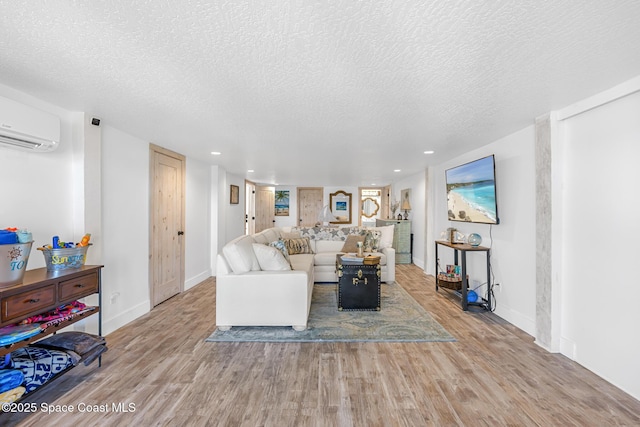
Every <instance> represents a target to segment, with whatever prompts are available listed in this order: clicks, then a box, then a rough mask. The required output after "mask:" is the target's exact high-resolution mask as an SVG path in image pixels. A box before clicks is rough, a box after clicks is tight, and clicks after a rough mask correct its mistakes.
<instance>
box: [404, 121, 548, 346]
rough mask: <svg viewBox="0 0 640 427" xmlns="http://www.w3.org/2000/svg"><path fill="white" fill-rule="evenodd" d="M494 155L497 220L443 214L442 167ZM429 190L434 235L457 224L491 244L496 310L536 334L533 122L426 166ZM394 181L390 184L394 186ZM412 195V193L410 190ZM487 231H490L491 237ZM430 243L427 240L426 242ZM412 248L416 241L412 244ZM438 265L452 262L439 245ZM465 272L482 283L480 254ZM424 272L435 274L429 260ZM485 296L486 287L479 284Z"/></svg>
mask: <svg viewBox="0 0 640 427" xmlns="http://www.w3.org/2000/svg"><path fill="white" fill-rule="evenodd" d="M490 154H494V155H495V161H496V166H495V168H496V191H497V196H496V198H497V203H498V217H499V219H500V224H498V225H495V226H490V225H487V224H467V223H464V222H453V221H449V220H448V218H447V196H446V184H445V171H446V170H447V169H449V168H451V167H454V166H458V165H460V164H463V163H467V162H469V161H472V160H476V159H478V158H481V157H485V156H487V155H490ZM430 172H432V173H430V177H431V179H430V186H431V188H430V189H429V190H430V191H431V192H432V194H433V206H432V209H428V211H427V212H428V213H427V214H428V215H433V219H434V220H433V227H434V230H433V235H434V238H435V239H439V238H440V233H441V232H442V231H444V230H445V229H447V228H448V227H454V228H457V229H458V230H459V231H460V232H462V233H464V234H465V235H468V234H470V233H478V234H480V235H481V236H482V246H491V248H492V249H491V250H492V258H491V264H492V269H493V275H494V281H495V282H494V283H499V284H500V286H497V287H495V288H494V292H495V297H496V301H497V307H496V314H498V315H499V316H500V317H502V318H504V319H506V320H508V321H509V322H511V323H512V324H514V325H515V326H517V327H519V328H520V329H522V330H524V331H525V332H527V333H529V334H531V335H535V313H536V295H535V289H536V286H535V250H536V248H535V164H534V126H533V125H532V126H529V127H527V128H525V129H523V130H521V131H519V132H516V133H514V134H512V135H509V136H507V137H505V138H502V139H500V140H498V141H495V142H493V143H491V144H489V145H486V146H484V147H482V148H480V149H477V150H474V151H472V152H469V153H466V154H465V155H463V156H460V157H457V158H455V159H452V160H450V161H448V162H446V163H443V164H441V165H438V166H436V167H433V168H432V171H430ZM396 187H397V186H396V185H394V191H395V188H396ZM412 194H413V193H412ZM490 236H493V239H491V237H490ZM433 244H434V243H433V242H432V241H431V242H427V245H428V246H432V245H433ZM414 247H415V246H414ZM439 256H440V266H441V267H442V268H444V267H445V265H446V264H452V263H453V251H452V250H447V249H445V248H443V249H439ZM467 265H468V274H469V279H470V281H471V283H472V285H471V286H473V282H474V281H477V282H479V283H485V282H486V264H485V258H484V255H481V254H468V257H467ZM427 272H428V273H430V274H434V273H435V269H434V268H433V263H432V262H428V263H427ZM479 291H480V292H479V294H482V295H484V293H485V292H486V286H485V287H482V288H480V289H479Z"/></svg>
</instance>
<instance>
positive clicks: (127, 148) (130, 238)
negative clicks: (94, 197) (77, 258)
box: [101, 124, 150, 334]
mask: <svg viewBox="0 0 640 427" xmlns="http://www.w3.org/2000/svg"><path fill="white" fill-rule="evenodd" d="M101 127H102V197H103V206H104V212H103V234H104V237H103V239H104V246H103V247H104V254H103V259H102V263H103V264H104V266H105V268H104V269H103V271H102V279H103V282H102V284H103V288H102V303H103V308H102V309H103V314H102V316H103V317H102V318H103V330H104V333H105V334H108V333H110V332H112V331H114V330H116V329H118V328H119V327H121V326H123V325H126V324H127V323H129V322H130V321H132V320H134V319H136V318H137V317H139V316H141V315H143V314H145V313H147V312H148V311H149V309H150V299H149V143H148V142H147V141H144V140H142V139H139V138H136V137H133V136H131V135H128V134H126V133H124V132H122V131H119V130H117V129H115V128H113V127H110V126H107V125H105V124H103V125H102V126H101Z"/></svg>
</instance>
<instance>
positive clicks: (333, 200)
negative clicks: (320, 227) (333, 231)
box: [329, 190, 351, 224]
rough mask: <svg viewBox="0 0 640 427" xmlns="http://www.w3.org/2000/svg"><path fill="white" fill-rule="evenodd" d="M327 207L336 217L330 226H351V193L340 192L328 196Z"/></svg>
mask: <svg viewBox="0 0 640 427" xmlns="http://www.w3.org/2000/svg"><path fill="white" fill-rule="evenodd" d="M329 206H330V207H331V213H332V214H333V216H334V217H336V221H331V223H332V224H351V193H346V192H344V191H342V190H340V191H336V192H335V193H331V194H329Z"/></svg>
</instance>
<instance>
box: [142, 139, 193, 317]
mask: <svg viewBox="0 0 640 427" xmlns="http://www.w3.org/2000/svg"><path fill="white" fill-rule="evenodd" d="M149 148H150V175H151V176H150V182H151V212H150V215H151V218H150V236H149V237H150V239H149V240H150V243H149V246H150V250H149V255H150V262H149V281H150V294H151V304H152V307H155V306H156V305H158V304H160V303H161V302H163V301H165V300H167V299H169V298H171V297H172V296H174V295H176V294H178V293H180V292H182V290H183V288H184V210H185V207H184V185H185V179H184V177H185V157H184V156H182V155H180V154H177V153H174V152H172V151H169V150H165V149H163V148H161V147H158V146H155V145H153V144H152V145H150V147H149Z"/></svg>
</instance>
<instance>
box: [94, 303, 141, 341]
mask: <svg viewBox="0 0 640 427" xmlns="http://www.w3.org/2000/svg"><path fill="white" fill-rule="evenodd" d="M150 309H151V302H150V301H149V300H145V301H143V302H141V303H140V304H138V305H136V306H135V307H131V308H130V309H129V310H127V311H124V312H122V313H120V314H118V315H117V316H115V317H113V318H111V319H107V320H105V319H103V320H102V335H108V334H110V333H111V332H113V331H115V330H116V329H118V328H121V327H122V326H124V325H126V324H127V323H129V322H132V321H134V320H136V319H137V318H138V317H140V316H143V315H145V314H147V313H148V312H149V310H150Z"/></svg>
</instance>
